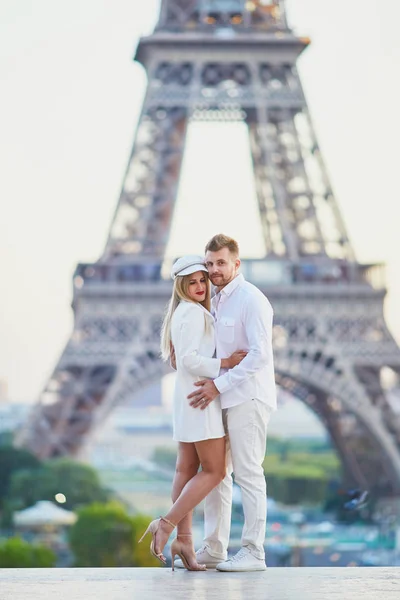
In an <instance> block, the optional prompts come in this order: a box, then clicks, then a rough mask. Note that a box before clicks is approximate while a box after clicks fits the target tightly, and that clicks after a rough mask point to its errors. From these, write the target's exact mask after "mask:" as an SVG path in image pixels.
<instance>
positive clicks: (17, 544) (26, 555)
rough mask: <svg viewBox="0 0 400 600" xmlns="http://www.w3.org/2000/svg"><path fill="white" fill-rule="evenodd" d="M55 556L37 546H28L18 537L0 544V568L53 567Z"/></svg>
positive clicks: (42, 547)
mask: <svg viewBox="0 0 400 600" xmlns="http://www.w3.org/2000/svg"><path fill="white" fill-rule="evenodd" d="M56 560H57V558H56V555H55V554H54V552H53V551H52V550H50V549H49V548H46V547H45V546H41V545H39V544H29V543H28V542H25V541H24V540H22V539H21V538H19V537H13V538H9V539H8V540H6V541H5V542H2V543H0V568H3V569H4V568H38V567H54V566H55V564H56Z"/></svg>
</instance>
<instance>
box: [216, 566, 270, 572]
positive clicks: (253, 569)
mask: <svg viewBox="0 0 400 600" xmlns="http://www.w3.org/2000/svg"><path fill="white" fill-rule="evenodd" d="M215 568H216V569H217V571H221V572H222V573H239V572H241V573H242V572H245V571H266V570H267V567H256V568H251V567H250V568H249V567H247V568H246V569H240V568H235V569H221V568H218V567H215Z"/></svg>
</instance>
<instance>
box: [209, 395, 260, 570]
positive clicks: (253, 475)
mask: <svg viewBox="0 0 400 600" xmlns="http://www.w3.org/2000/svg"><path fill="white" fill-rule="evenodd" d="M222 412H223V419H224V426H225V430H226V433H227V474H226V477H225V479H224V480H223V481H222V482H221V483H220V484H219V485H218V486H217V487H216V488H214V489H213V490H212V492H210V494H208V496H207V497H206V500H205V505H204V534H205V537H204V542H205V544H207V546H208V551H209V553H210V554H211V555H212V556H214V557H215V558H220V559H221V560H225V559H226V557H227V550H228V544H229V535H230V529H231V513H232V472H233V473H234V475H235V483H237V484H238V485H239V486H240V489H241V493H242V504H243V512H244V527H243V532H242V542H241V544H242V546H247V547H248V548H249V549H250V550H251V552H252V553H253V554H254V556H256V557H257V558H264V556H265V552H264V540H265V527H266V521H267V488H266V483H265V477H264V470H263V467H262V462H263V460H264V458H265V450H266V444H267V426H268V422H269V419H270V416H271V409H270V408H269V407H268V406H267V405H266V404H265V403H264V402H261V401H260V400H256V399H252V400H247V401H246V402H243V403H242V404H239V405H238V406H232V407H231V408H226V409H224V410H223V411H222Z"/></svg>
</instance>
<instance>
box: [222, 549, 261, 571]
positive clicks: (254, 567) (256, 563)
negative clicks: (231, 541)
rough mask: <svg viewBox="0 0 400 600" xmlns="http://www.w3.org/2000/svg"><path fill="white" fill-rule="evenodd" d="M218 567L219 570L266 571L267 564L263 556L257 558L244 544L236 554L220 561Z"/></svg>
mask: <svg viewBox="0 0 400 600" xmlns="http://www.w3.org/2000/svg"><path fill="white" fill-rule="evenodd" d="M216 568H217V570H218V571H265V570H266V568H267V565H266V564H265V560H264V559H263V558H257V557H256V556H254V554H252V553H251V551H250V550H249V548H247V546H244V547H243V548H240V550H239V552H237V553H236V554H235V556H232V558H229V559H228V560H226V561H225V562H222V563H219V565H217V567H216Z"/></svg>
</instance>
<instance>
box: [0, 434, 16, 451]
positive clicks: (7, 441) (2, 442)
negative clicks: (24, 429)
mask: <svg viewBox="0 0 400 600" xmlns="http://www.w3.org/2000/svg"><path fill="white" fill-rule="evenodd" d="M13 442H14V432H13V431H8V430H6V431H0V446H9V447H10V446H12V445H13Z"/></svg>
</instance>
